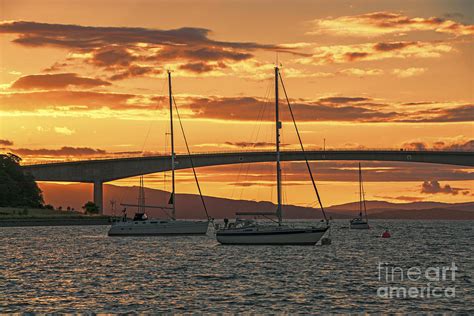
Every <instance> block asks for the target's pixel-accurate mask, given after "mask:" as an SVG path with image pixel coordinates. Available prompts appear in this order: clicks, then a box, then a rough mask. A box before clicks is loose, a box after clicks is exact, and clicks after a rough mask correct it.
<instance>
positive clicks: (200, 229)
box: [108, 71, 211, 236]
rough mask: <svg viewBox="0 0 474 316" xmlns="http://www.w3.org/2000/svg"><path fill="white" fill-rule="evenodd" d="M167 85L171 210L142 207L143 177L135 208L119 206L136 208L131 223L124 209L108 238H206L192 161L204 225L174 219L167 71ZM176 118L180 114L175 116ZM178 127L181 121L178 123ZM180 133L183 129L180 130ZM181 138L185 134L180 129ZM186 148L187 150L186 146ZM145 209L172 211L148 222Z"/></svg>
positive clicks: (169, 75) (172, 146)
mask: <svg viewBox="0 0 474 316" xmlns="http://www.w3.org/2000/svg"><path fill="white" fill-rule="evenodd" d="M168 85H169V102H170V137H171V184H172V192H171V196H170V199H169V201H168V205H171V206H150V205H145V191H144V184H143V176H142V177H140V188H139V197H138V204H121V205H122V206H126V207H127V206H132V207H138V211H137V213H136V214H135V216H134V218H133V219H132V220H128V219H127V216H126V209H124V216H123V217H122V220H121V221H116V222H114V223H112V227H111V228H110V230H109V232H108V235H109V236H163V235H166V236H176V235H205V234H207V229H208V226H209V222H210V219H211V218H210V217H209V214H208V213H207V208H206V204H205V202H204V199H203V196H202V194H201V188H200V186H199V181H198V178H197V175H196V172H195V171H194V164H193V162H192V159H191V158H190V159H191V166H192V168H193V172H194V178H195V181H196V185H197V187H198V190H199V195H200V197H201V202H202V204H203V207H204V211H205V212H206V216H207V221H193V220H178V219H176V203H175V152H174V129H173V102H174V100H173V95H172V90H171V72H170V71H168ZM178 118H179V113H178ZM180 123H181V120H180ZM181 129H182V126H181ZM182 131H183V134H184V130H183V129H182ZM186 147H187V149H188V153H189V148H188V145H187V142H186ZM146 208H159V209H162V210H163V211H165V213H166V214H167V215H168V213H167V210H170V211H171V214H170V215H169V216H168V217H169V218H168V219H153V218H152V219H149V218H148V216H147V215H146Z"/></svg>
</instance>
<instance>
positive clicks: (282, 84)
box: [279, 75, 328, 224]
mask: <svg viewBox="0 0 474 316" xmlns="http://www.w3.org/2000/svg"><path fill="white" fill-rule="evenodd" d="M279 77H280V82H281V86H282V88H283V92H284V93H285V98H286V103H287V104H288V108H289V110H290V114H291V119H292V120H293V125H294V126H295V129H296V134H297V136H298V140H299V142H300V146H301V151H302V152H303V156H304V160H305V162H306V167H307V168H308V172H309V176H310V177H311V183H312V184H313V188H314V191H315V192H316V197H317V198H318V202H319V206H320V208H321V212H322V213H323V216H324V219H325V220H326V224H327V223H328V218H327V216H326V212H325V211H324V207H323V203H322V202H321V197H320V196H319V191H318V188H317V187H316V183H315V182H314V177H313V173H312V172H311V166H310V165H309V162H308V157H307V156H306V151H305V150H304V146H303V141H302V140H301V136H300V132H299V130H298V126H297V125H296V121H295V116H294V115H293V110H292V109H291V104H290V100H289V99H288V94H287V93H286V89H285V84H284V83H283V78H282V77H281V75H280V76H279Z"/></svg>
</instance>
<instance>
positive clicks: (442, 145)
mask: <svg viewBox="0 0 474 316" xmlns="http://www.w3.org/2000/svg"><path fill="white" fill-rule="evenodd" d="M402 147H403V148H404V149H407V150H447V151H450V150H451V151H474V140H469V141H462V142H457V143H447V142H444V141H437V142H434V143H433V144H431V145H430V144H428V143H425V142H410V143H405V144H403V146H402Z"/></svg>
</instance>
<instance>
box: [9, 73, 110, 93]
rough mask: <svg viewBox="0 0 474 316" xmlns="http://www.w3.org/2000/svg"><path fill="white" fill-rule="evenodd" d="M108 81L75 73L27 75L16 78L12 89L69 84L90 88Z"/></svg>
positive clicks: (107, 83) (63, 86)
mask: <svg viewBox="0 0 474 316" xmlns="http://www.w3.org/2000/svg"><path fill="white" fill-rule="evenodd" d="M109 85H110V83H109V82H107V81H104V80H101V79H94V78H87V77H80V76H78V75H77V74H75V73H62V74H51V75H28V76H23V77H21V78H19V79H18V80H16V81H15V82H14V83H13V85H12V88H14V89H23V90H29V89H63V88H67V87H69V86H75V87H81V88H91V87H100V86H109Z"/></svg>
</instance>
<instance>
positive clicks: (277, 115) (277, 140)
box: [275, 66, 283, 225]
mask: <svg viewBox="0 0 474 316" xmlns="http://www.w3.org/2000/svg"><path fill="white" fill-rule="evenodd" d="M278 76H279V69H278V66H276V67H275V120H276V129H275V130H276V137H275V145H276V168H277V170H276V171H277V201H278V206H277V217H278V224H279V225H281V222H282V215H283V214H282V209H281V167H280V129H281V122H280V111H279V107H278V98H279V97H278Z"/></svg>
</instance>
